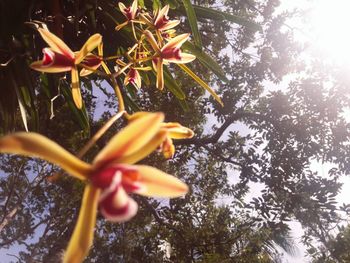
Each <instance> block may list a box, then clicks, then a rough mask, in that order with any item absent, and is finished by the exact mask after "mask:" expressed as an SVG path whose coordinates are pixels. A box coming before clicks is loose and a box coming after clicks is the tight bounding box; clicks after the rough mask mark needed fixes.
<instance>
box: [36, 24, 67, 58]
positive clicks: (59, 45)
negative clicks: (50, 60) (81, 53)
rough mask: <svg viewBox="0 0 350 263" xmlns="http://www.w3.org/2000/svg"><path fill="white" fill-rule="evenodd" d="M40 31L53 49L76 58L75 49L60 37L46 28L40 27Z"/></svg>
mask: <svg viewBox="0 0 350 263" xmlns="http://www.w3.org/2000/svg"><path fill="white" fill-rule="evenodd" d="M38 31H39V33H40V35H41V37H42V38H43V39H44V40H45V42H46V43H47V44H48V45H49V46H50V47H51V48H52V50H53V51H55V52H57V53H60V54H62V55H64V56H67V57H68V58H70V59H74V53H73V51H72V50H71V49H70V48H69V47H68V46H67V45H66V43H64V42H63V41H62V40H61V39H60V38H58V37H57V36H55V35H54V34H52V33H51V32H50V31H48V30H47V29H44V28H39V29H38Z"/></svg>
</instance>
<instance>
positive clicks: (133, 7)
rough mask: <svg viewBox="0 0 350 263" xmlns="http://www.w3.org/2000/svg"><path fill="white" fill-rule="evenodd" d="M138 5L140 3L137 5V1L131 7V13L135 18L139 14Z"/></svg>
mask: <svg viewBox="0 0 350 263" xmlns="http://www.w3.org/2000/svg"><path fill="white" fill-rule="evenodd" d="M137 5H138V3H137V0H134V1H133V2H132V5H131V8H130V9H131V13H132V15H133V16H134V17H135V16H136V13H137Z"/></svg>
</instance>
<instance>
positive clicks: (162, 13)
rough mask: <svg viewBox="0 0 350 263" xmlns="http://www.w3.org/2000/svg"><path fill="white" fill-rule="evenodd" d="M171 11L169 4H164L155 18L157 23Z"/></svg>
mask: <svg viewBox="0 0 350 263" xmlns="http://www.w3.org/2000/svg"><path fill="white" fill-rule="evenodd" d="M168 12H169V5H166V6H164V7H163V8H162V9H161V10H159V11H158V14H157V17H156V19H155V22H154V23H155V24H158V22H159V20H161V19H163V18H164V16H165V17H166V16H167V15H168Z"/></svg>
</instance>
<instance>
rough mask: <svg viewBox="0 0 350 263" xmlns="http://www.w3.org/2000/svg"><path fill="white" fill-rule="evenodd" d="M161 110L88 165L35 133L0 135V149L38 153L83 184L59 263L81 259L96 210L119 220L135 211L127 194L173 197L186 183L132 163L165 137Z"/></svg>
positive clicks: (137, 122)
mask: <svg viewBox="0 0 350 263" xmlns="http://www.w3.org/2000/svg"><path fill="white" fill-rule="evenodd" d="M163 119H164V116H163V114H162V113H147V114H144V115H143V116H142V117H140V118H138V119H137V120H135V121H133V122H132V123H130V124H129V125H128V126H127V127H126V128H124V129H123V130H121V131H120V132H119V133H118V134H117V135H115V136H114V137H113V138H112V139H111V141H110V142H109V143H108V144H107V145H106V146H105V147H104V148H103V149H102V150H101V151H100V152H99V153H98V155H97V156H96V157H95V159H94V160H93V162H92V164H88V163H86V162H84V161H82V160H80V159H78V158H77V157H75V156H74V155H72V154H70V153H69V152H68V151H66V150H65V149H63V148H62V147H61V146H59V145H58V144H56V143H55V142H53V141H51V140H50V139H48V138H46V137H44V136H42V135H40V134H36V133H23V132H20V133H15V134H12V135H8V136H5V137H2V138H0V152H3V153H16V154H22V155H26V156H31V157H39V158H42V159H45V160H47V161H49V162H52V163H54V164H57V165H59V166H61V167H62V168H63V169H64V170H66V171H67V172H68V173H69V174H70V175H72V176H73V177H76V178H78V179H80V180H84V181H85V182H86V186H85V190H84V195H83V198H82V204H81V208H80V212H79V216H78V221H77V223H76V226H75V229H74V232H73V235H72V237H71V240H70V241H69V244H68V248H67V250H66V253H65V255H64V260H63V262H65V263H72V262H74V263H75V262H82V261H83V259H84V258H85V257H86V255H87V254H88V251H89V249H90V247H91V245H92V241H93V232H94V227H95V223H96V214H97V209H99V210H100V212H101V214H102V215H103V216H104V217H105V218H106V219H107V220H109V221H113V222H123V221H126V220H129V219H130V218H131V217H133V216H134V215H135V214H136V211H137V204H136V202H135V201H134V200H133V199H131V198H130V197H129V195H128V193H137V194H140V195H144V196H147V197H150V196H154V197H179V196H182V195H184V194H186V192H187V191H188V187H187V185H186V184H184V183H182V182H181V181H180V180H178V179H177V178H175V177H173V176H171V175H168V174H166V173H164V172H162V171H160V170H158V169H156V168H153V167H150V166H146V165H133V164H134V163H135V162H137V161H139V160H141V159H143V158H144V157H146V156H147V155H149V154H150V153H151V152H153V151H154V150H155V149H156V148H157V147H158V146H159V145H160V144H161V143H162V142H163V141H164V139H165V138H166V137H167V136H168V131H166V130H164V129H162V121H163Z"/></svg>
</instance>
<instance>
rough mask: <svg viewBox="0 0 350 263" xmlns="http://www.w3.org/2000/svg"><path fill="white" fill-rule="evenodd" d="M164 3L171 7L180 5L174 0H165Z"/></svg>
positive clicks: (174, 7)
mask: <svg viewBox="0 0 350 263" xmlns="http://www.w3.org/2000/svg"><path fill="white" fill-rule="evenodd" d="M165 3H167V4H168V5H169V7H170V8H171V9H176V8H178V7H179V6H180V5H179V3H178V2H177V1H176V0H165Z"/></svg>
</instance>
